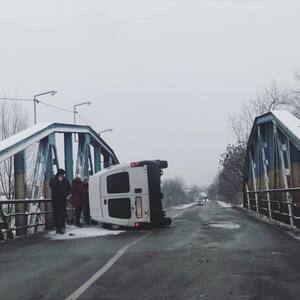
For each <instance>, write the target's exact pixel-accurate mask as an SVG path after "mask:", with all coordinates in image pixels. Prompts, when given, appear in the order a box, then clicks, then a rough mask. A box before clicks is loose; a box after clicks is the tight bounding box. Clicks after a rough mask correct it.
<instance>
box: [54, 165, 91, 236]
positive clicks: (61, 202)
mask: <svg viewBox="0 0 300 300" xmlns="http://www.w3.org/2000/svg"><path fill="white" fill-rule="evenodd" d="M65 174H66V172H65V171H64V170H63V169H59V170H58V172H57V174H56V175H55V176H54V177H53V178H51V180H50V183H49V185H50V188H51V191H52V194H51V198H52V207H53V221H54V226H55V227H56V232H57V233H60V234H64V233H65V232H66V229H65V228H66V225H65V223H66V218H67V199H70V202H71V204H72V206H73V207H74V209H75V225H76V226H78V227H82V224H81V222H80V217H81V213H82V212H83V219H84V222H85V223H86V224H88V225H89V224H90V206H89V183H88V178H87V177H85V178H84V179H83V181H82V180H81V178H80V177H76V178H75V179H74V180H73V181H72V185H71V184H70V182H69V180H68V179H67V178H66V176H65Z"/></svg>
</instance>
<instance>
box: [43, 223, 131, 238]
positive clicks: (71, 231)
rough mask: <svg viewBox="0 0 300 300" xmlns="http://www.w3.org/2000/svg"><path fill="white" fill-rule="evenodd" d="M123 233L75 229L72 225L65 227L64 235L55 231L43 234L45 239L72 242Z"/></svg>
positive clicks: (84, 228)
mask: <svg viewBox="0 0 300 300" xmlns="http://www.w3.org/2000/svg"><path fill="white" fill-rule="evenodd" d="M123 232H125V231H124V230H108V229H104V228H102V227H100V226H87V227H82V228H79V227H76V226H74V225H71V226H67V228H66V233H64V234H58V233H56V232H55V231H50V232H48V233H46V234H45V237H46V238H48V239H50V240H73V239H82V238H89V237H97V236H106V235H118V234H121V233H123Z"/></svg>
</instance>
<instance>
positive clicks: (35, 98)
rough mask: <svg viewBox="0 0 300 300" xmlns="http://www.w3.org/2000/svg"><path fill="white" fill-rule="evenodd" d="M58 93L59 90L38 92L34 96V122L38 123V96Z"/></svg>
mask: <svg viewBox="0 0 300 300" xmlns="http://www.w3.org/2000/svg"><path fill="white" fill-rule="evenodd" d="M56 93H57V91H55V90H54V91H48V92H44V93H40V94H36V95H34V96H33V112H34V124H36V104H37V103H39V100H38V99H37V97H40V96H44V95H49V94H50V95H51V96H54V95H55V94H56Z"/></svg>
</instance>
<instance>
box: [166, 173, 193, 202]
mask: <svg viewBox="0 0 300 300" xmlns="http://www.w3.org/2000/svg"><path fill="white" fill-rule="evenodd" d="M162 192H163V194H164V199H163V205H164V207H170V206H174V205H178V204H182V203H185V202H186V201H188V195H187V193H186V191H185V183H184V181H183V179H182V178H180V177H175V178H169V179H165V180H164V181H163V184H162Z"/></svg>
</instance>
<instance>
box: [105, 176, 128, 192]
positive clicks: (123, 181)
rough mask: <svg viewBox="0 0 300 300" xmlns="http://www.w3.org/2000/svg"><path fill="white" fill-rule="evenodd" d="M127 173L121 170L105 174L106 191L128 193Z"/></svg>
mask: <svg viewBox="0 0 300 300" xmlns="http://www.w3.org/2000/svg"><path fill="white" fill-rule="evenodd" d="M129 192H130V187H129V173H128V172H121V173H117V174H112V175H109V176H107V193H108V194H121V193H129Z"/></svg>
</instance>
